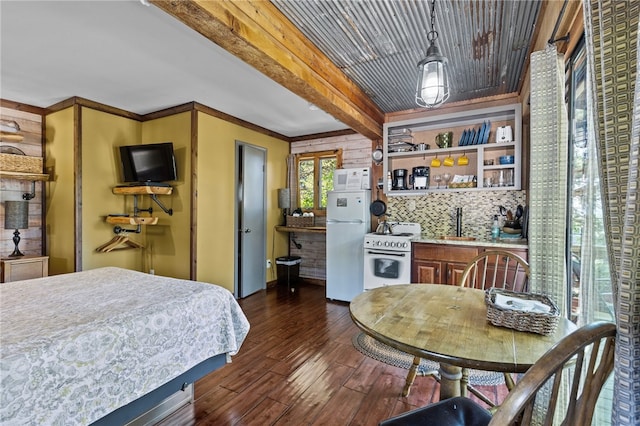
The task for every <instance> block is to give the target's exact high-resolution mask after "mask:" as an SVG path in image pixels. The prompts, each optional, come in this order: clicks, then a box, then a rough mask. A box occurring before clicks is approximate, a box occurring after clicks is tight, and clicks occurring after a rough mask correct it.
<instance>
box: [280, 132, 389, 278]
mask: <svg viewBox="0 0 640 426" xmlns="http://www.w3.org/2000/svg"><path fill="white" fill-rule="evenodd" d="M371 147H372V141H371V139H368V138H366V137H364V136H362V135H359V134H352V135H344V136H335V137H330V138H320V139H312V140H306V141H300V142H293V143H291V153H292V154H301V153H305V152H316V151H328V150H333V149H340V148H342V166H343V168H357V167H371V165H372V164H371ZM376 167H378V168H380V169H382V166H376ZM374 182H375V179H373V182H372V185H374ZM374 194H375V193H374ZM315 225H316V226H324V225H325V217H324V216H317V217H316V220H315ZM325 238H326V236H325V234H311V233H292V234H291V240H295V241H296V242H297V243H298V244H300V245H301V246H302V248H300V249H298V248H297V247H296V246H295V245H294V244H293V242H292V241H290V243H289V252H290V254H291V255H292V256H300V257H301V258H302V263H301V264H300V276H301V277H303V278H307V279H312V280H318V281H317V283H318V284H322V285H324V280H325V279H326V277H327V275H326V272H327V271H326V265H327V262H326V244H325Z"/></svg>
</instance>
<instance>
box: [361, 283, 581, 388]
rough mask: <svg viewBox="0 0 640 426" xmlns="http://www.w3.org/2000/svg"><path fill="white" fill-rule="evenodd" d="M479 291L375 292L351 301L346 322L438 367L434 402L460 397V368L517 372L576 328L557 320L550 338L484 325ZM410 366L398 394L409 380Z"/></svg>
mask: <svg viewBox="0 0 640 426" xmlns="http://www.w3.org/2000/svg"><path fill="white" fill-rule="evenodd" d="M484 295H485V292H484V291H482V290H478V289H473V288H467V287H458V286H451V285H442V284H402V285H393V286H386V287H379V288H376V289H373V290H370V291H366V292H364V293H361V294H359V295H358V296H356V297H355V298H354V299H353V300H352V302H351V304H350V307H349V309H350V313H351V318H352V319H353V321H354V322H355V324H356V325H357V326H358V327H359V328H360V329H362V330H363V331H364V332H365V333H366V334H368V335H370V336H371V337H373V338H374V339H376V340H378V341H380V342H382V343H385V344H387V345H389V346H391V347H393V348H396V349H398V350H401V351H403V352H406V353H409V354H411V355H413V356H414V357H420V358H425V359H430V360H433V361H436V362H439V363H440V376H441V378H440V379H441V380H440V399H446V398H451V397H454V396H459V395H461V390H460V389H461V386H460V379H461V377H462V368H473V369H478V370H485V371H497V372H507V373H523V372H525V371H527V370H528V369H529V367H531V366H532V365H533V364H534V363H535V362H536V361H537V360H538V359H539V358H540V357H541V356H542V355H543V354H544V353H545V352H546V351H548V350H549V349H550V348H551V347H553V346H554V345H555V344H556V343H557V342H558V341H560V340H561V339H562V338H563V337H564V336H566V335H567V334H569V333H571V332H572V331H574V330H575V329H576V326H575V325H574V324H573V323H571V322H570V321H569V320H567V319H565V318H560V321H559V323H558V326H557V328H556V330H555V332H554V333H553V334H550V335H546V336H545V335H541V334H536V333H530V332H523V331H516V330H513V329H510V328H505V327H497V326H494V325H492V324H491V323H490V322H489V321H487V307H486V305H485V301H484ZM416 368H417V365H416V363H415V362H414V364H413V366H412V367H411V370H410V371H409V374H408V376H407V383H406V385H405V389H404V391H403V395H405V396H406V395H407V394H408V390H409V388H410V387H411V385H412V384H413V380H414V379H415V375H416Z"/></svg>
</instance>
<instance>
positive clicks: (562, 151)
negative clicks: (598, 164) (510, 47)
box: [529, 45, 568, 315]
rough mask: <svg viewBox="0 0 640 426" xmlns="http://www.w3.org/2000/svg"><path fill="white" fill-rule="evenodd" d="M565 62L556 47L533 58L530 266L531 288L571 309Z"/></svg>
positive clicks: (562, 306)
mask: <svg viewBox="0 0 640 426" xmlns="http://www.w3.org/2000/svg"><path fill="white" fill-rule="evenodd" d="M564 93H565V85H564V60H563V58H562V55H558V52H557V50H556V47H555V46H554V45H551V46H547V47H546V48H545V49H544V50H541V51H538V52H533V53H532V54H531V113H530V116H531V130H530V131H531V160H530V169H531V171H530V183H529V187H530V189H529V205H530V214H529V263H530V268H531V270H530V275H531V279H530V283H531V290H532V291H533V292H536V293H543V294H546V295H549V296H550V297H551V298H552V299H553V300H554V301H555V302H556V303H557V304H558V307H559V308H561V310H562V313H563V315H566V313H567V312H566V311H567V294H566V288H567V287H566V282H567V279H566V278H567V274H566V265H565V260H564V259H565V251H566V243H567V241H566V228H567V191H568V190H567V163H568V139H567V138H568V126H567V111H566V106H565V100H564Z"/></svg>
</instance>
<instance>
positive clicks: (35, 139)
mask: <svg viewBox="0 0 640 426" xmlns="http://www.w3.org/2000/svg"><path fill="white" fill-rule="evenodd" d="M0 119H2V120H12V121H15V122H16V123H18V125H19V126H20V134H21V135H23V136H24V140H23V141H21V142H4V141H2V142H0V146H7V145H8V146H14V147H16V148H18V149H20V150H22V151H23V152H24V153H25V154H26V155H30V156H34V157H42V148H43V142H42V116H41V115H40V114H35V113H31V112H26V111H20V110H17V109H13V108H9V107H0ZM41 173H42V171H41ZM43 188H44V183H43V182H36V197H35V198H34V199H32V200H30V201H29V229H24V230H20V245H19V247H20V251H21V252H22V253H24V254H27V255H41V254H43V253H42V247H43V245H42V235H43V220H42V217H43V215H42V213H43V211H42V206H43V200H44V192H43ZM0 190H1V193H2V195H0V201H2V203H0V204H1V205H2V207H0V256H1V257H6V256H8V255H9V254H11V252H12V251H13V248H14V245H13V241H12V239H13V230H7V229H4V201H6V200H22V194H23V193H25V192H31V182H27V181H21V180H17V179H7V178H4V177H3V178H2V179H1V180H0Z"/></svg>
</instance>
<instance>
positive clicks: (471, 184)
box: [449, 182, 478, 188]
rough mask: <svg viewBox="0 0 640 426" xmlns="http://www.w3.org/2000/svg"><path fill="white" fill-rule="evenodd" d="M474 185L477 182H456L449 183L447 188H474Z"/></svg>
mask: <svg viewBox="0 0 640 426" xmlns="http://www.w3.org/2000/svg"><path fill="white" fill-rule="evenodd" d="M476 186H478V184H477V182H456V183H450V184H449V188H475V187H476Z"/></svg>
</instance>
